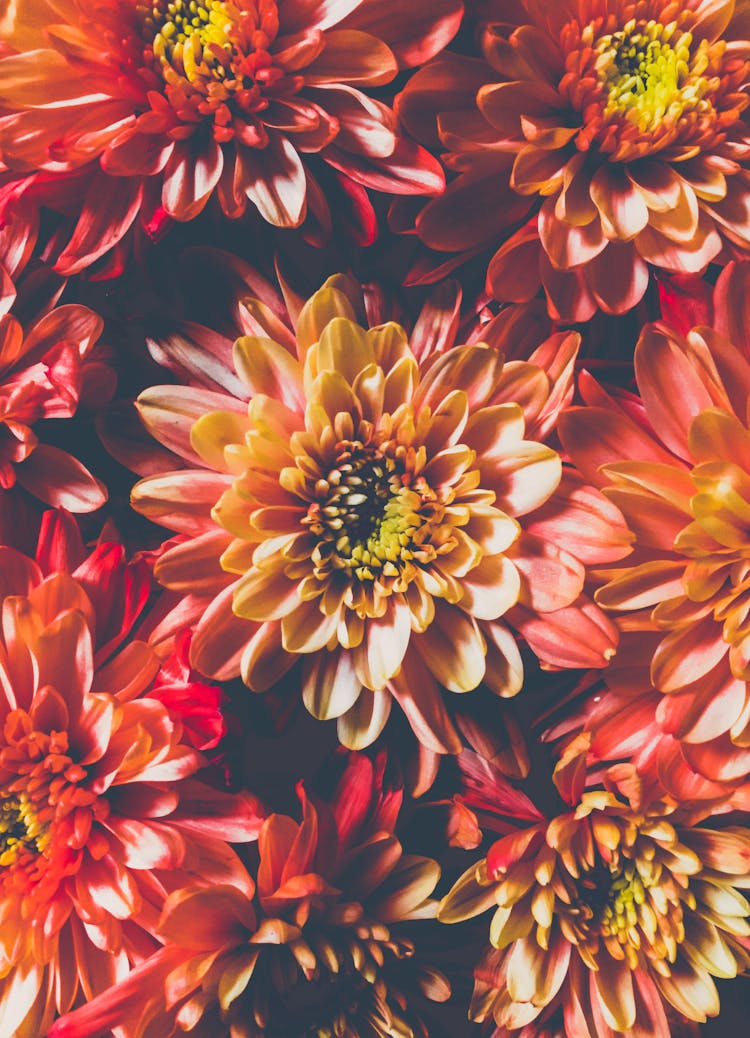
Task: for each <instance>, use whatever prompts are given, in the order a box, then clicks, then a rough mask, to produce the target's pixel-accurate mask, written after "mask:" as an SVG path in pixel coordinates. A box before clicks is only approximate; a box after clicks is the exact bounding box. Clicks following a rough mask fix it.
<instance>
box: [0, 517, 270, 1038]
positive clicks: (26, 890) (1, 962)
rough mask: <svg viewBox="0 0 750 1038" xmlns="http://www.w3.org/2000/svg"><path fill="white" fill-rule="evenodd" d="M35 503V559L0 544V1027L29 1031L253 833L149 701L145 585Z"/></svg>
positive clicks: (116, 967) (172, 722) (220, 872)
mask: <svg viewBox="0 0 750 1038" xmlns="http://www.w3.org/2000/svg"><path fill="white" fill-rule="evenodd" d="M79 551H80V542H78V543H76V539H75V537H73V536H67V535H66V521H65V520H64V519H63V518H62V517H58V518H55V517H53V514H52V513H49V514H48V515H47V517H46V519H45V523H44V526H43V534H42V541H41V543H40V551H39V561H38V562H35V561H34V560H32V559H30V558H27V557H26V556H24V555H22V554H20V553H19V552H16V551H14V550H13V549H11V548H7V547H3V548H0V555H1V556H2V557H1V559H0V573H1V574H2V580H1V583H2V593H1V598H2V627H1V630H0V726H1V727H0V977H2V979H0V1036H2V1038H38V1036H39V1035H40V1034H43V1033H45V1032H46V1030H47V1028H48V1027H49V1025H50V1024H51V1022H52V1020H53V1018H54V1016H55V1014H56V1013H58V1012H66V1011H67V1010H69V1009H70V1008H71V1007H72V1006H73V1005H75V1004H78V1003H80V1002H82V1001H84V1000H85V999H87V998H90V997H92V996H93V995H95V994H97V993H98V992H100V991H102V990H103V989H105V988H106V987H107V986H108V985H109V984H111V983H113V982H114V981H115V980H116V979H118V978H121V977H123V976H125V975H126V974H127V973H128V971H129V969H130V966H131V965H132V963H134V962H136V961H138V960H139V959H140V958H142V957H143V955H144V954H147V953H148V951H150V950H152V949H153V948H155V947H157V946H158V943H157V942H156V940H155V939H154V938H153V936H152V934H153V930H154V924H155V921H156V919H157V918H158V913H159V911H160V909H161V905H162V902H163V899H164V898H165V897H166V896H167V894H168V892H169V891H170V890H172V889H174V888H175V887H177V886H185V885H186V884H187V883H198V884H206V883H211V882H222V883H226V882H229V883H237V884H239V885H240V886H242V883H243V873H242V869H241V867H240V863H239V859H238V858H237V857H236V855H235V854H234V852H232V851H231V849H230V848H229V847H228V846H227V845H226V843H224V842H223V841H226V840H232V841H238V842H239V841H247V840H250V839H255V837H256V836H257V833H258V829H259V825H260V821H261V817H260V816H259V813H258V810H257V805H256V803H255V801H254V799H253V798H252V797H250V796H249V795H241V796H237V797H231V796H229V795H228V794H224V793H220V792H216V791H215V790H213V789H210V788H209V787H207V786H205V785H203V784H202V783H201V782H198V781H196V780H195V779H194V778H192V777H191V776H193V775H194V774H195V772H196V771H197V770H198V769H199V768H200V766H201V763H202V758H201V756H200V754H198V753H197V751H196V750H195V749H194V748H193V746H192V745H191V744H190V742H189V741H188V740H187V739H185V738H183V728H182V724H181V723H180V721H179V710H177V711H174V712H170V710H169V708H168V706H167V705H165V703H164V702H163V701H160V699H159V698H154V697H151V696H150V695H149V689H150V687H151V686H152V684H153V683H154V678H155V677H156V675H157V673H158V671H159V666H160V660H159V658H158V657H157V656H156V654H155V653H154V652H153V650H152V649H150V648H149V646H148V645H147V644H146V643H144V642H140V641H137V640H130V641H126V638H127V635H128V632H129V630H130V628H131V627H132V625H133V623H134V622H135V619H136V617H137V616H138V614H139V613H140V612H141V610H142V609H143V605H144V602H145V600H146V598H147V597H148V594H149V586H150V580H149V574H148V570H147V569H146V567H145V566H143V565H142V564H140V565H139V564H126V563H125V560H124V553H123V551H122V549H121V548H120V547H119V546H117V545H110V544H101V545H99V547H98V548H97V549H96V550H95V552H94V553H93V554H92V555H90V556H89V557H84V558H83V560H82V561H78V562H73V563H72V565H71V567H70V570H68V569H67V568H64V567H63V566H61V563H64V562H65V560H66V559H67V560H69V561H71V560H73V558H74V557H75V556H76V555H77V554H78V553H79Z"/></svg>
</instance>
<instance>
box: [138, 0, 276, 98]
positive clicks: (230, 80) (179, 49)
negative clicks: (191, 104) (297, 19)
mask: <svg viewBox="0 0 750 1038" xmlns="http://www.w3.org/2000/svg"><path fill="white" fill-rule="evenodd" d="M136 15H137V18H138V21H139V24H140V26H141V34H142V36H143V39H144V40H145V41H146V43H147V44H148V45H149V47H150V48H151V50H152V51H153V55H154V56H155V58H156V59H157V61H158V63H159V65H160V67H161V71H162V75H163V76H164V79H165V81H166V82H167V83H168V84H170V85H172V86H176V85H178V84H179V82H180V80H182V81H183V82H184V81H187V83H188V84H189V85H190V86H191V87H194V88H197V89H198V90H199V91H200V92H201V93H203V94H205V95H207V98H208V103H209V105H210V104H211V103H215V102H217V101H226V100H227V99H228V98H229V97H230V96H231V97H232V98H233V99H234V100H235V101H237V102H238V103H239V105H240V107H242V108H245V109H247V108H248V107H250V108H251V109H252V110H256V109H257V108H258V98H257V97H256V96H254V97H252V98H251V99H249V98H248V97H247V96H245V95H246V94H247V93H248V92H250V93H252V92H253V91H254V90H256V89H257V88H260V87H262V86H264V85H266V84H267V83H268V82H269V81H272V82H273V81H275V80H277V79H279V78H281V77H282V76H283V73H282V72H281V70H279V69H275V68H273V63H272V59H271V57H270V55H269V54H268V48H269V47H270V45H271V43H272V41H273V40H274V39H275V37H276V34H277V33H278V29H279V19H278V8H277V5H276V3H275V2H274V0H234V2H232V0H154V2H153V4H151V5H148V6H147V5H146V4H138V5H137V6H136ZM243 92H244V93H243ZM248 100H251V101H252V104H250V105H248ZM203 114H206V113H203Z"/></svg>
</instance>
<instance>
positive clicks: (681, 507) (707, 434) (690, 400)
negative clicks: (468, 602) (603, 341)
mask: <svg viewBox="0 0 750 1038" xmlns="http://www.w3.org/2000/svg"><path fill="white" fill-rule="evenodd" d="M635 370H636V377H637V380H638V386H639V389H640V393H641V397H642V405H641V404H640V402H639V401H637V400H635V399H627V398H622V406H621V404H620V403H618V401H617V400H615V399H613V398H612V397H609V396H608V395H607V394H606V393H604V391H603V390H601V389H600V388H599V387H598V386H596V385H595V384H593V383H583V384H582V388H583V391H584V397H585V399H586V401H587V404H588V406H585V407H581V408H575V409H573V410H572V411H570V412H568V413H567V414H566V415H564V417H563V419H562V424H561V434H562V436H563V439H564V441H565V443H566V445H567V447H568V449H569V451H570V454H571V456H572V457H573V459H574V460H575V462H576V464H577V465H578V467H579V468H580V470H581V471H582V472H583V473H584V475H585V476H586V477H587V478H590V479H592V482H595V483H596V484H597V485H598V486H599V487H601V488H602V489H603V492H604V493H605V494H606V496H607V497H609V498H610V499H611V500H612V501H613V502H615V503H616V504H617V505H618V506H619V507H620V508H621V509H622V512H623V514H624V515H625V517H626V520H627V522H628V524H629V526H630V527H631V529H632V530H633V532H634V533H635V535H636V549H635V551H634V552H633V554H632V555H631V556H630V557H629V558H628V560H627V563H625V564H623V565H621V566H617V567H613V568H611V569H609V570H607V571H605V572H603V573H601V574H600V575H599V577H598V580H599V583H600V584H602V586H601V587H600V590H599V591H598V592H597V595H596V598H597V601H598V602H599V604H600V605H602V606H603V607H605V608H606V609H608V610H612V611H617V612H618V613H620V614H621V623H622V626H623V628H625V629H626V630H628V631H630V632H633V633H630V634H628V635H627V638H628V644H629V653H628V657H627V659H628V666H627V667H624V668H616V669H615V670H614V671H613V673H612V675H611V676H610V675H608V677H607V680H608V682H610V683H611V686H612V688H613V690H615V691H616V692H618V693H619V694H621V695H622V696H624V697H625V698H626V699H628V698H629V699H630V700H631V704H632V707H633V709H634V710H635V712H636V714H638V713H640V710H641V707H643V708H644V709H645V706H646V703H645V700H644V701H639V697H640V696H645V697H646V698H648V697H650V696H652V695H653V694H654V690H655V691H656V693H658V694H659V697H660V699H661V702H660V703H659V704H658V708H657V715H656V716H657V720H658V722H659V724H660V725H661V727H662V729H663V730H664V732H665V733H666V734H668V735H670V736H673V737H675V738H676V739H678V740H679V741H680V743H681V753H682V754H683V755H684V758H685V759H686V760H687V762H688V764H689V765H690V766H691V768H692V769H693V770H694V771H696V772H698V773H699V774H702V775H704V776H705V777H706V778H708V779H711V780H714V781H717V782H725V783H737V782H739V781H741V780H743V779H744V778H746V777H747V776H748V774H750V749H749V748H748V747H749V744H750V692H749V691H748V678H749V677H750V671H748V646H749V645H750V633H749V631H748V625H747V601H748V594H749V593H750V591H749V588H750V583H749V578H748V563H747V542H748V529H749V528H750V505H749V504H748V502H749V501H750V433H749V432H748V428H747V406H748V400H750V360H749V358H748V354H747V351H743V350H741V349H740V348H739V347H737V346H734V345H732V344H730V343H728V342H727V341H726V340H725V339H723V338H722V337H721V336H719V335H718V334H717V333H716V332H715V331H713V330H712V329H710V328H701V329H695V330H693V331H692V332H690V333H689V334H688V336H687V338H683V337H682V336H680V335H679V334H677V333H676V332H673V331H671V330H670V329H668V328H667V327H666V326H663V325H650V326H647V327H646V328H645V329H644V331H643V333H642V335H641V338H640V340H639V343H638V346H637V348H636V352H635ZM676 387H677V391H676ZM624 459H626V460H624ZM626 614H629V615H626ZM641 716H642V715H641ZM640 723H641V722H640V721H638V722H637V724H640Z"/></svg>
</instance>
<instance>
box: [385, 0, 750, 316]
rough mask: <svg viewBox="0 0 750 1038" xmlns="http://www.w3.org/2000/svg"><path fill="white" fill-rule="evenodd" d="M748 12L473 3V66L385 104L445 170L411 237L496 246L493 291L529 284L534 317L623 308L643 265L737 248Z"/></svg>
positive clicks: (452, 59) (607, 3)
mask: <svg viewBox="0 0 750 1038" xmlns="http://www.w3.org/2000/svg"><path fill="white" fill-rule="evenodd" d="M748 10H750V8H749V6H748V4H747V2H746V0H737V2H735V0H720V2H714V0H686V2H684V3H679V4H677V3H674V2H673V0H638V2H635V0H562V2H560V3H554V4H550V3H547V2H545V0H523V2H521V3H518V2H517V0H494V2H492V3H489V4H484V5H483V16H484V17H486V18H487V19H488V24H486V25H485V26H484V28H483V32H482V35H481V44H482V50H483V54H484V60H480V59H476V58H469V57H463V56H459V55H446V56H444V57H440V58H438V59H437V60H436V61H435V62H434V63H433V64H431V65H430V66H428V67H427V68H426V69H424V70H422V71H421V72H418V73H417V74H416V75H415V76H414V77H413V79H412V80H411V81H410V82H409V83H408V84H407V86H406V89H405V91H404V92H403V94H402V95H401V98H400V103H399V105H398V106H397V108H398V111H399V113H400V115H401V116H402V118H403V120H404V122H405V124H406V126H407V127H408V128H409V129H410V131H411V132H412V133H414V135H415V136H416V137H417V139H419V140H423V141H426V142H428V143H432V144H433V145H434V146H440V144H442V146H443V147H444V148H445V149H446V150H447V157H446V164H447V165H448V166H449V168H450V169H452V170H454V171H455V172H456V173H457V174H458V176H457V177H456V179H455V180H454V181H453V182H452V183H451V184H450V185H449V187H448V189H447V191H446V192H445V193H444V194H443V195H442V196H441V197H440V198H439V199H436V200H434V201H431V202H430V203H428V205H427V206H426V208H425V209H424V210H423V212H422V213H421V214H420V216H419V218H418V220H417V231H418V233H419V235H420V237H421V238H422V240H423V241H424V242H425V243H426V244H427V245H429V246H431V247H433V248H436V249H446V250H464V249H467V250H474V249H476V248H479V247H483V248H490V247H492V248H496V249H497V251H496V252H495V255H494V257H493V258H492V260H491V262H490V266H489V270H488V275H487V284H488V289H489V291H491V292H492V293H494V295H495V296H496V298H498V299H501V300H516V301H523V300H526V299H530V298H531V297H532V296H534V295H535V294H536V293H537V292H538V290H539V288H540V286H543V288H544V290H545V292H546V295H547V300H548V305H549V309H550V313H551V314H553V315H555V316H559V317H560V318H562V319H564V320H575V321H580V320H586V319H588V318H589V317H591V316H592V314H593V313H594V311H595V310H596V308H597V307H601V308H602V309H604V310H607V311H608V312H610V313H623V312H624V311H626V310H628V309H630V308H631V307H633V306H634V305H635V304H636V303H637V302H638V301H639V299H640V298H641V297H642V295H643V293H644V292H645V290H646V286H647V284H648V278H649V266H652V267H656V268H659V269H663V270H670V271H681V272H691V271H700V270H702V269H704V268H705V267H706V266H707V265H708V263H709V262H710V261H712V260H714V259H717V258H718V257H719V254H720V252H721V250H722V247H723V246H728V247H729V251H731V250H732V249H734V248H738V249H740V250H742V251H743V252H744V251H747V249H748V247H749V246H750V219H749V218H748V212H750V187H749V186H748V173H749V171H750V146H749V145H748V140H747V124H746V121H745V117H744V114H743V113H744V111H745V108H746V106H747V103H748V97H747V92H746V91H747V83H748V67H749V66H748V58H749V57H750V40H749V39H748V30H747V24H748V22H747V18H748ZM519 225H520V226H519ZM498 245H499V248H498Z"/></svg>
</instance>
